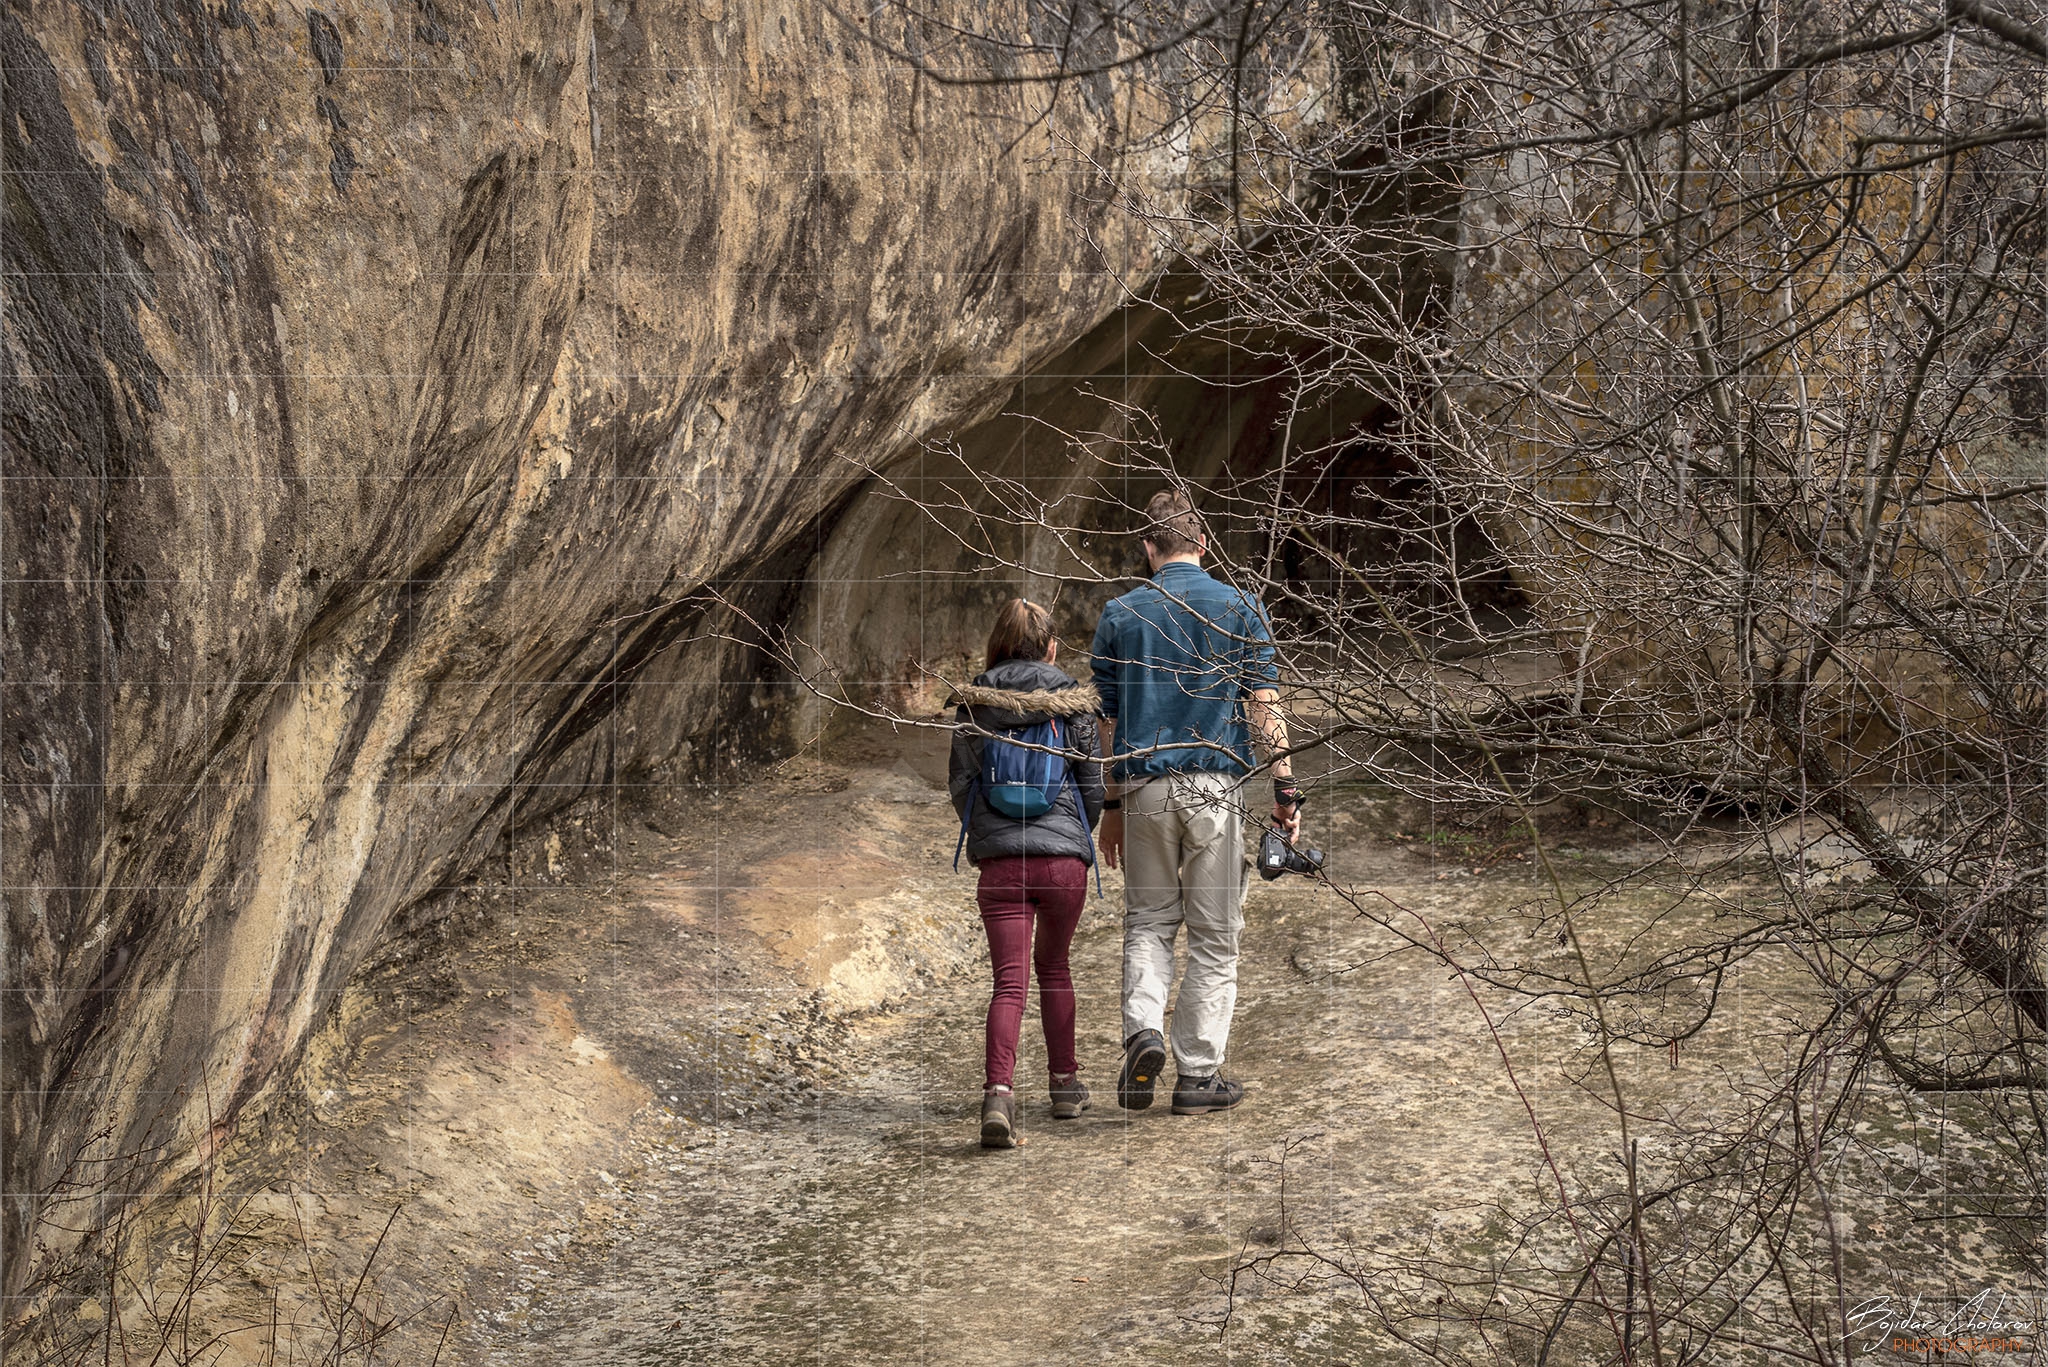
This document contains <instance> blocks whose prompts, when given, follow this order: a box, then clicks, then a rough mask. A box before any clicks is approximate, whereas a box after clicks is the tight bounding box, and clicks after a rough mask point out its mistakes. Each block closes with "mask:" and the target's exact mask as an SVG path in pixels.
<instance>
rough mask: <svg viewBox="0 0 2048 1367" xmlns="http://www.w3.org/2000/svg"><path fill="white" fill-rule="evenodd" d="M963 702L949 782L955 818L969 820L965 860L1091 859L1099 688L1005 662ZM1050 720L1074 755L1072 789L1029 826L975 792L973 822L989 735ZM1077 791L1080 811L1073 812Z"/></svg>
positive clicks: (1098, 769)
mask: <svg viewBox="0 0 2048 1367" xmlns="http://www.w3.org/2000/svg"><path fill="white" fill-rule="evenodd" d="M959 701H960V710H959V712H958V714H957V716H956V718H955V720H956V722H957V723H958V724H957V725H956V726H955V727H954V730H953V757H952V763H951V765H950V772H949V773H948V775H947V780H948V786H949V787H950V788H951V789H952V790H953V810H954V812H956V813H957V814H959V815H960V816H962V817H966V818H967V857H968V858H969V859H970V860H972V861H974V862H975V863H976V864H979V863H980V862H981V861H982V860H984V859H1005V858H1011V857H1014V856H1016V855H1034V856H1046V857H1054V856H1059V855H1068V856H1071V857H1072V858H1075V859H1092V858H1093V857H1094V843H1095V842H1094V839H1093V837H1092V836H1091V835H1090V834H1089V833H1090V832H1091V831H1093V830H1094V829H1095V823H1096V822H1098V821H1100V820H1101V819H1102V764H1101V761H1100V760H1099V759H1098V758H1097V757H1096V753H1095V752H1096V744H1095V736H1096V732H1095V712H1096V709H1097V708H1098V707H1100V706H1101V700H1100V699H1099V698H1097V697H1096V694H1095V687H1094V685H1093V684H1084V683H1078V682H1076V681H1075V680H1073V679H1070V678H1068V677H1067V676H1066V674H1065V673H1063V672H1062V671H1060V670H1059V669H1056V668H1054V667H1053V666H1052V665H1049V664H1047V663H1045V662H1044V661H1043V660H1005V661H1003V663H1001V664H999V665H997V666H996V667H995V668H994V669H991V670H989V671H988V672H987V673H986V674H983V675H980V676H979V677H977V678H976V679H975V680H974V682H973V683H971V684H969V685H968V686H967V687H966V688H963V689H962V690H960V698H959ZM1047 717H1057V718H1059V722H1060V732H1061V735H1062V737H1063V738H1064V740H1065V742H1066V744H1067V747H1068V749H1069V750H1070V751H1072V753H1073V758H1072V759H1071V760H1070V761H1069V762H1070V763H1071V764H1072V765H1073V769H1074V784H1073V785H1072V786H1066V787H1062V788H1061V789H1060V795H1059V799H1058V800H1057V801H1056V802H1054V803H1053V805H1052V809H1051V810H1050V811H1048V812H1046V813H1045V814H1044V815H1043V816H1037V817H1032V818H1031V819H1029V820H1024V819H1021V818H1018V817H1014V816H1005V815H1004V814H1003V813H1001V812H999V811H997V810H996V809H995V808H993V807H991V806H989V804H988V803H987V802H986V801H985V800H983V799H982V797H981V796H980V794H979V792H978V791H977V792H976V794H975V798H974V813H973V815H972V816H971V817H969V816H968V813H967V794H968V790H969V789H970V788H971V787H972V786H973V784H974V780H975V777H976V776H977V775H978V774H980V773H981V752H982V746H983V745H984V744H985V743H986V737H987V734H988V733H989V732H990V731H1008V730H1013V729H1015V728H1018V727H1025V726H1035V725H1037V724H1038V723H1039V722H1041V721H1044V720H1045V719H1046V718H1047ZM1076 788H1078V789H1079V790H1080V793H1081V804H1082V805H1081V809H1080V810H1076V809H1075V806H1074V791H1075V789H1076Z"/></svg>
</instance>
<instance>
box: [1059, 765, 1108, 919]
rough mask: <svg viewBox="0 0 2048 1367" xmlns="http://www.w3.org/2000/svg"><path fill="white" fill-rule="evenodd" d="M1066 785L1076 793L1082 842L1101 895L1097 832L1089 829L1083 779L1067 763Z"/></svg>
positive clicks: (1075, 804) (1075, 800) (1075, 811)
mask: <svg viewBox="0 0 2048 1367" xmlns="http://www.w3.org/2000/svg"><path fill="white" fill-rule="evenodd" d="M1066 786H1067V787H1068V788H1069V789H1070V790H1072V792H1073V794H1074V815H1075V816H1077V817H1079V818H1081V843H1082V844H1083V845H1086V846H1087V847H1088V855H1087V864H1088V867H1089V868H1091V869H1093V870H1095V895H1096V896H1097V897H1101V896H1103V895H1104V893H1103V891H1102V865H1101V864H1100V863H1099V862H1098V861H1097V860H1096V858H1095V832H1093V831H1091V830H1089V829H1088V804H1087V803H1086V802H1084V801H1082V800H1081V781H1080V780H1079V779H1077V778H1075V777H1074V766H1073V764H1072V763H1071V762H1070V763H1069V764H1068V765H1067V778H1066Z"/></svg>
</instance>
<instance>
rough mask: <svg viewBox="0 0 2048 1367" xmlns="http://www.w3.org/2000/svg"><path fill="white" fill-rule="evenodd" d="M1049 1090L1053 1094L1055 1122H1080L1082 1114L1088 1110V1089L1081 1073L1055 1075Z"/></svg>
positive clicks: (1053, 1116)
mask: <svg viewBox="0 0 2048 1367" xmlns="http://www.w3.org/2000/svg"><path fill="white" fill-rule="evenodd" d="M1048 1090H1049V1091H1050V1092H1051V1093H1052V1118H1053V1119H1054V1120H1078V1119H1080V1116H1081V1112H1083V1111H1085V1110H1087V1109H1088V1087H1087V1084H1086V1083H1084V1082H1082V1081H1081V1074H1080V1073H1079V1072H1072V1073H1066V1074H1064V1075H1062V1074H1060V1073H1054V1074H1053V1075H1052V1086H1051V1087H1050V1088H1049V1089H1048Z"/></svg>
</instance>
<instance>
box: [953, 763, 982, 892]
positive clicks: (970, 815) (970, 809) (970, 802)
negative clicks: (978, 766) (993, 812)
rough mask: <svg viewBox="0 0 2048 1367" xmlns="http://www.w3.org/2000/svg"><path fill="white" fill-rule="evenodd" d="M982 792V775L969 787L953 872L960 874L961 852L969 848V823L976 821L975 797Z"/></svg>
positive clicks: (954, 856)
mask: <svg viewBox="0 0 2048 1367" xmlns="http://www.w3.org/2000/svg"><path fill="white" fill-rule="evenodd" d="M980 791H981V775H980V774H979V773H977V774H975V776H974V779H973V781H972V782H970V783H969V784H968V785H967V806H966V807H965V808H964V809H963V810H962V811H961V813H960V843H959V844H957V845H955V846H954V847H953V872H955V873H958V872H960V851H962V850H964V849H966V848H967V823H968V822H970V821H972V820H974V795H975V794H976V793H978V792H980Z"/></svg>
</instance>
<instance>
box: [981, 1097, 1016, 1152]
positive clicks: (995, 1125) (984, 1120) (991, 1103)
mask: <svg viewBox="0 0 2048 1367" xmlns="http://www.w3.org/2000/svg"><path fill="white" fill-rule="evenodd" d="M981 1146H982V1147H983V1148H984V1149H1014V1148H1016V1147H1017V1096H1016V1093H1014V1092H1011V1091H1008V1090H1004V1091H1000V1092H984V1093H982V1097H981Z"/></svg>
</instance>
